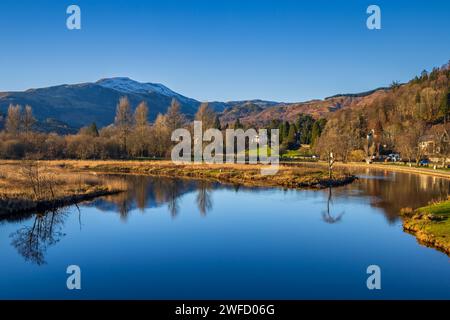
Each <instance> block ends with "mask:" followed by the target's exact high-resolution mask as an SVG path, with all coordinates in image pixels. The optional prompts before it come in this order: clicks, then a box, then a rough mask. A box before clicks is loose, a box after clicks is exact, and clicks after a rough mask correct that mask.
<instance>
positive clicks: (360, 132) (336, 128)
mask: <svg viewBox="0 0 450 320" xmlns="http://www.w3.org/2000/svg"><path fill="white" fill-rule="evenodd" d="M449 133H450V62H449V63H448V64H445V65H443V66H442V67H440V68H434V69H433V70H432V71H431V72H427V71H423V72H422V73H421V75H420V76H417V77H415V78H414V79H412V80H411V81H409V82H408V83H406V84H403V85H400V84H399V83H398V82H393V83H392V85H391V87H390V88H389V89H388V90H384V91H382V92H379V93H378V94H377V95H374V98H373V99H371V100H369V99H368V100H367V103H366V104H364V105H363V106H362V107H358V106H350V107H349V108H344V109H341V110H339V111H337V112H335V113H333V114H331V116H330V117H329V118H328V121H327V123H326V126H325V128H324V130H323V134H322V135H321V137H320V138H319V139H318V141H317V144H316V146H315V150H316V152H317V153H318V154H320V155H322V156H324V157H326V156H327V155H329V154H330V153H333V154H334V157H336V158H338V159H340V160H343V161H347V160H355V161H356V160H358V161H360V160H363V159H364V158H369V157H377V156H380V155H383V154H388V153H391V152H398V153H400V155H401V157H402V158H403V159H404V160H407V161H409V162H414V161H416V162H418V161H419V160H420V159H421V158H423V157H424V156H425V154H424V153H425V150H424V148H422V147H420V142H421V141H422V140H423V139H424V137H429V138H428V139H432V141H433V144H434V145H435V147H436V150H439V154H438V155H439V156H440V157H441V158H442V161H443V163H445V159H446V158H449V157H450V153H449V151H450V150H449V149H450V148H449V141H448V134H449Z"/></svg>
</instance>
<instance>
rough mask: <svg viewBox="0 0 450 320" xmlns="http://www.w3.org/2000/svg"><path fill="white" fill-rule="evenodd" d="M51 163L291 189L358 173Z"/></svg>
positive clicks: (329, 184)
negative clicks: (269, 172)
mask: <svg viewBox="0 0 450 320" xmlns="http://www.w3.org/2000/svg"><path fill="white" fill-rule="evenodd" d="M51 165H53V166H59V167H62V168H67V169H69V170H72V171H89V172H97V173H134V174H145V175H150V176H159V177H170V178H189V179H201V180H209V181H215V182H220V183H228V184H239V185H243V186H249V187H252V186H255V187H282V188H289V189H304V188H316V189H320V188H326V187H333V186H340V185H344V184H347V183H351V182H352V181H354V180H355V179H356V177H355V176H353V175H350V174H347V173H345V172H344V171H343V170H336V172H335V173H334V175H333V179H329V177H328V171H327V170H325V169H324V168H322V167H318V166H315V165H313V166H311V165H308V164H303V165H300V166H296V167H289V166H282V165H281V166H280V167H279V170H278V172H277V173H276V174H275V175H263V174H261V168H263V167H264V166H263V165H242V164H174V163H173V162H171V161H52V162H51Z"/></svg>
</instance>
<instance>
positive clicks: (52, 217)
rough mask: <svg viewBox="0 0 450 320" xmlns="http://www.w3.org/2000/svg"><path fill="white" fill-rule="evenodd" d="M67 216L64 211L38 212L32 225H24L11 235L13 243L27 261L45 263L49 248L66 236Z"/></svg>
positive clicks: (38, 263)
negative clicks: (65, 220) (64, 229)
mask: <svg viewBox="0 0 450 320" xmlns="http://www.w3.org/2000/svg"><path fill="white" fill-rule="evenodd" d="M65 217H66V214H65V213H64V211H52V212H50V213H47V214H36V215H35V217H34V222H33V223H32V225H31V226H25V227H22V228H20V229H19V230H17V231H16V232H14V233H12V234H11V235H10V238H11V239H12V241H11V244H12V245H13V246H14V247H15V248H16V249H17V251H18V252H19V253H20V254H21V255H22V256H23V257H24V258H25V260H26V261H30V262H32V263H35V264H37V265H43V264H45V252H46V251H47V248H48V247H50V246H52V245H54V244H56V243H58V242H59V241H60V239H61V238H62V237H64V236H65V234H64V233H63V232H62V229H63V226H64V219H65Z"/></svg>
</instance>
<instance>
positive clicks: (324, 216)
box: [322, 188, 345, 224]
mask: <svg viewBox="0 0 450 320" xmlns="http://www.w3.org/2000/svg"><path fill="white" fill-rule="evenodd" d="M332 203H333V194H332V191H331V188H328V198H327V208H326V210H325V211H323V212H322V219H323V221H325V222H326V223H330V224H333V223H336V222H339V221H341V219H342V216H343V215H344V213H345V212H344V211H343V212H341V213H340V214H338V215H337V216H336V217H333V215H332V214H331V212H330V204H332Z"/></svg>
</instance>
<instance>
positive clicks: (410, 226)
mask: <svg viewBox="0 0 450 320" xmlns="http://www.w3.org/2000/svg"><path fill="white" fill-rule="evenodd" d="M402 217H403V227H404V229H405V231H408V232H410V233H412V234H414V235H415V236H416V238H417V240H418V241H419V243H421V244H424V245H426V246H430V247H434V248H437V249H439V250H440V251H443V252H445V253H446V254H447V255H449V256H450V198H449V199H448V200H447V201H442V202H437V203H433V204H430V205H428V206H426V207H422V208H419V209H417V210H414V211H413V210H411V209H404V210H403V211H402Z"/></svg>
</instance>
